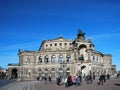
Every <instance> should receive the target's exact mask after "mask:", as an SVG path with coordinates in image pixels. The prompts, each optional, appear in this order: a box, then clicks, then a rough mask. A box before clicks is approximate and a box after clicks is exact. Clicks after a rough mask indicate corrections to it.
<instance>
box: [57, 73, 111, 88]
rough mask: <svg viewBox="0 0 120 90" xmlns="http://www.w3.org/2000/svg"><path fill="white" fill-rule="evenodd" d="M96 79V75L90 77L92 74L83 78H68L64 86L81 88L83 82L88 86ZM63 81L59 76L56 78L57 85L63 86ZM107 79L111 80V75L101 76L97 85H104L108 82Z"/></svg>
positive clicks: (77, 76) (75, 76) (79, 76)
mask: <svg viewBox="0 0 120 90" xmlns="http://www.w3.org/2000/svg"><path fill="white" fill-rule="evenodd" d="M95 77H96V76H95V75H90V74H89V75H86V76H84V77H82V76H81V75H73V76H66V77H65V79H64V84H65V87H69V86H71V85H74V86H80V85H81V84H82V81H83V80H84V81H85V82H86V84H92V82H93V81H94V80H95ZM61 79H62V78H61V76H60V75H58V76H57V78H56V83H57V85H61V81H62V80H61ZM106 79H107V80H109V79H110V75H109V74H107V75H105V74H102V75H100V76H99V79H98V82H97V84H98V85H103V83H105V82H106Z"/></svg>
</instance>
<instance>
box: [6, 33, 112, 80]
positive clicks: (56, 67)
mask: <svg viewBox="0 0 120 90" xmlns="http://www.w3.org/2000/svg"><path fill="white" fill-rule="evenodd" d="M80 35H81V34H80ZM80 37H81V36H80ZM80 37H79V38H80ZM82 37H83V36H82ZM79 38H78V39H75V40H66V39H64V38H62V37H60V38H57V39H53V40H46V41H43V42H42V44H41V46H40V48H39V51H28V50H24V51H20V52H19V53H18V56H19V66H18V67H19V68H17V69H18V71H19V72H20V73H19V76H20V77H23V78H24V79H26V78H37V77H38V76H44V75H47V74H48V75H49V74H52V75H53V76H54V78H55V77H56V75H57V74H58V73H59V74H61V73H62V71H65V73H66V74H70V75H75V74H77V73H78V71H81V72H82V75H84V74H85V75H87V74H90V73H93V72H94V73H95V74H96V75H98V76H99V75H100V74H102V73H105V74H107V73H109V74H111V66H112V57H111V55H104V54H102V53H101V52H98V51H95V50H94V45H93V44H92V42H91V41H90V40H87V41H85V40H84V38H82V40H79ZM67 55H68V56H69V57H68V56H67ZM81 55H83V61H82V60H81ZM53 56H54V59H52V57H53ZM46 58H48V61H49V62H45V60H47V59H46ZM60 58H62V59H61V60H63V61H64V62H65V63H62V64H60V62H59V60H60ZM67 58H69V59H70V60H69V62H67ZM41 59H42V62H40V60H41ZM52 60H55V62H52ZM8 68H9V69H10V70H11V69H12V67H8ZM61 70H62V71H61Z"/></svg>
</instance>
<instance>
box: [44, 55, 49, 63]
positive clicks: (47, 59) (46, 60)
mask: <svg viewBox="0 0 120 90" xmlns="http://www.w3.org/2000/svg"><path fill="white" fill-rule="evenodd" d="M48 62H49V58H48V55H46V56H45V63H48Z"/></svg>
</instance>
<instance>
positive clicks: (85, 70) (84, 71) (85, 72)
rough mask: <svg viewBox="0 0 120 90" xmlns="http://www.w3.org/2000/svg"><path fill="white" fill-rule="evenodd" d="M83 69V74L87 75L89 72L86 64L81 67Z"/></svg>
mask: <svg viewBox="0 0 120 90" xmlns="http://www.w3.org/2000/svg"><path fill="white" fill-rule="evenodd" d="M81 71H82V76H86V75H87V74H88V73H87V67H86V66H85V65H83V66H82V67H81Z"/></svg>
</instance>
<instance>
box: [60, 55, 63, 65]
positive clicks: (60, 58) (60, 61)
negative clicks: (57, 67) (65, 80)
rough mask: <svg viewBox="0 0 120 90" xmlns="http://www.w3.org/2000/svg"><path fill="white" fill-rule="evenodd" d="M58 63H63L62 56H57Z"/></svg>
mask: <svg viewBox="0 0 120 90" xmlns="http://www.w3.org/2000/svg"><path fill="white" fill-rule="evenodd" d="M59 62H60V63H62V62H63V56H62V55H60V56H59Z"/></svg>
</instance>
